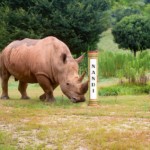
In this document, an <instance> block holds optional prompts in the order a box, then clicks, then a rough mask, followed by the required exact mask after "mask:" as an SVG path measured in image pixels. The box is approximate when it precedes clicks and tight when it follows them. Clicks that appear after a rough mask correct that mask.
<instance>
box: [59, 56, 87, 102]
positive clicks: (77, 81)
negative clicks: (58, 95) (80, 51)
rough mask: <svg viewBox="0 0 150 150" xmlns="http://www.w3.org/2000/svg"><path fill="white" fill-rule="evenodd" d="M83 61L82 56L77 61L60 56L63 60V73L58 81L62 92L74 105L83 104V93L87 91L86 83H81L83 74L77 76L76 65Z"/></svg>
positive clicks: (69, 57) (70, 57)
mask: <svg viewBox="0 0 150 150" xmlns="http://www.w3.org/2000/svg"><path fill="white" fill-rule="evenodd" d="M82 59H83V55H82V56H80V57H79V58H77V59H74V58H72V56H67V55H66V54H63V55H62V60H63V64H64V67H63V71H62V74H61V76H62V78H61V81H60V87H61V90H62V92H63V93H64V94H65V95H66V96H67V97H68V98H69V99H70V100H71V101H72V102H74V103H77V102H84V101H85V96H84V95H85V93H86V92H87V90H88V81H86V82H84V83H82V80H83V78H84V75H85V73H83V74H82V75H81V76H80V77H79V74H78V63H80V62H81V61H82Z"/></svg>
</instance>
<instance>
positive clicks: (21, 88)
mask: <svg viewBox="0 0 150 150" xmlns="http://www.w3.org/2000/svg"><path fill="white" fill-rule="evenodd" d="M27 86H28V84H27V83H25V82H22V81H19V86H18V90H19V92H20V93H21V99H30V97H29V96H28V95H27V92H26V89H27Z"/></svg>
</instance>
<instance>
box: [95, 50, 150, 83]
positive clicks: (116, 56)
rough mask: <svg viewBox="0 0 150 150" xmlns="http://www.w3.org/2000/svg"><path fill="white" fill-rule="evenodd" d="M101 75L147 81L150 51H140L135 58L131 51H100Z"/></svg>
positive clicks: (132, 80) (149, 69) (131, 80)
mask: <svg viewBox="0 0 150 150" xmlns="http://www.w3.org/2000/svg"><path fill="white" fill-rule="evenodd" d="M98 64H99V77H118V78H120V79H122V78H126V79H128V80H129V82H136V81H138V82H141V83H145V82H146V81H147V80H148V78H147V76H146V75H147V73H148V72H150V52H149V51H143V52H139V53H138V55H137V57H136V58H135V57H134V56H133V54H131V53H130V52H128V51H127V52H123V51H115V52H113V51H100V53H99V61H98Z"/></svg>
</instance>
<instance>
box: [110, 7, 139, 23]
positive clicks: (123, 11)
mask: <svg viewBox="0 0 150 150" xmlns="http://www.w3.org/2000/svg"><path fill="white" fill-rule="evenodd" d="M134 14H141V12H140V10H138V9H133V8H130V7H128V8H122V7H121V8H117V9H115V10H114V11H112V14H111V16H112V20H113V24H116V23H117V22H119V21H120V20H121V19H122V18H124V17H126V16H131V15H134Z"/></svg>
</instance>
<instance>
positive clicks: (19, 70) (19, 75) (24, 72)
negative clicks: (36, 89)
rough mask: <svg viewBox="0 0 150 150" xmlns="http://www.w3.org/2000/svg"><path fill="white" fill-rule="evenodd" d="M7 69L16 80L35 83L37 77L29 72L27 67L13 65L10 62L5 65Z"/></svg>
mask: <svg viewBox="0 0 150 150" xmlns="http://www.w3.org/2000/svg"><path fill="white" fill-rule="evenodd" d="M7 70H8V71H9V73H10V74H11V75H13V76H14V77H15V78H16V79H17V80H20V81H22V82H26V83H37V79H36V77H35V75H34V73H32V72H31V70H30V69H29V68H26V67H24V66H22V67H20V66H15V65H14V64H13V65H12V64H10V65H9V66H8V67H7Z"/></svg>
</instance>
